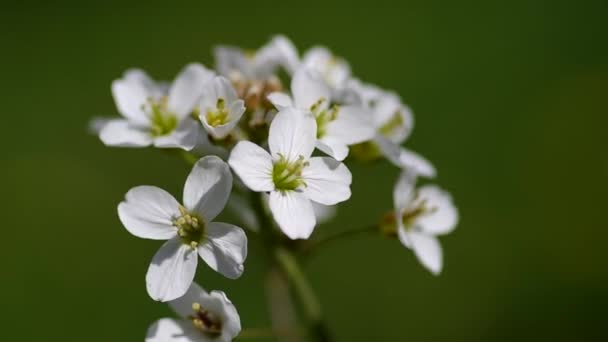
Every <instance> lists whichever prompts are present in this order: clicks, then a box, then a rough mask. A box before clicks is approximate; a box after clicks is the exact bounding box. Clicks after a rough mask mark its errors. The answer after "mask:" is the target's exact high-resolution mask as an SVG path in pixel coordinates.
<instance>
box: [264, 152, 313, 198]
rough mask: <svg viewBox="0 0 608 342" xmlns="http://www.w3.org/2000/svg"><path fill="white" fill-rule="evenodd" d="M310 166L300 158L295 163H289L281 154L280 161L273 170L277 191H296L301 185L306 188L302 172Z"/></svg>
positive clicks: (275, 163)
mask: <svg viewBox="0 0 608 342" xmlns="http://www.w3.org/2000/svg"><path fill="white" fill-rule="evenodd" d="M307 166H308V162H307V161H305V160H304V157H303V156H300V157H299V158H298V159H297V160H295V161H289V160H287V158H285V156H283V155H282V154H279V160H277V161H275V162H274V165H273V168H272V181H273V182H274V186H275V188H276V189H277V190H280V191H290V190H296V189H297V188H299V187H300V186H301V185H304V186H306V183H305V182H304V179H303V178H302V170H303V169H304V168H305V167H307Z"/></svg>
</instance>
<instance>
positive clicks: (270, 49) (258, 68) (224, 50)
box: [213, 35, 299, 80]
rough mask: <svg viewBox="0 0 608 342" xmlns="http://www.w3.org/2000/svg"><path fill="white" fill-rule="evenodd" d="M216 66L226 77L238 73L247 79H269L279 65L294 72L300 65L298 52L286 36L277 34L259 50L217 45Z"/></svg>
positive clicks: (215, 51) (215, 52) (215, 53)
mask: <svg viewBox="0 0 608 342" xmlns="http://www.w3.org/2000/svg"><path fill="white" fill-rule="evenodd" d="M213 52H214V55H215V61H216V68H217V70H218V72H219V73H220V74H222V75H224V76H226V77H231V76H232V75H233V74H235V73H237V74H239V75H240V76H241V77H244V78H246V79H257V80H259V79H267V78H268V77H271V76H273V75H274V74H275V73H276V71H277V69H278V68H279V67H283V68H285V69H286V70H287V72H290V73H292V72H293V71H294V70H295V68H296V66H297V65H298V63H299V61H298V53H297V50H296V48H295V47H294V45H293V43H292V42H291V41H290V40H289V39H288V38H287V37H285V36H281V35H277V36H274V37H272V39H271V40H270V41H269V42H268V43H267V44H266V45H264V46H262V47H261V48H259V49H258V50H257V51H245V50H243V49H241V48H238V47H234V46H217V47H216V48H215V49H214V50H213Z"/></svg>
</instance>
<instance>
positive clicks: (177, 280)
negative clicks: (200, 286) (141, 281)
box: [146, 237, 198, 302]
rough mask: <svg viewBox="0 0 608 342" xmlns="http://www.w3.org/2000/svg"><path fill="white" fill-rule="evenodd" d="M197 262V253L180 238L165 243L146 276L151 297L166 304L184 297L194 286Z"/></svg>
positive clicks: (153, 259)
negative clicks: (191, 285)
mask: <svg viewBox="0 0 608 342" xmlns="http://www.w3.org/2000/svg"><path fill="white" fill-rule="evenodd" d="M197 262H198V256H197V255H196V251H195V250H194V249H192V248H191V247H190V246H188V245H185V244H184V243H183V242H182V240H181V239H180V238H179V237H174V238H173V239H171V240H169V241H167V242H165V244H164V245H162V247H161V248H160V249H159V250H158V252H156V254H155V255H154V258H152V262H151V263H150V267H149V268H148V273H147V274H146V287H147V289H148V294H149V295H150V297H151V298H152V299H154V300H157V301H161V302H166V301H170V300H173V299H175V298H178V297H181V296H183V295H184V293H186V291H188V288H189V287H190V284H192V280H193V279H194V274H195V273H196V265H197Z"/></svg>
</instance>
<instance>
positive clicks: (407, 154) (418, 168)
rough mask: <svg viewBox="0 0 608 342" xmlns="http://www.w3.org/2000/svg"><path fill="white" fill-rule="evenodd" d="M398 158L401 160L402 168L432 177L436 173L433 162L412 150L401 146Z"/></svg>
mask: <svg viewBox="0 0 608 342" xmlns="http://www.w3.org/2000/svg"><path fill="white" fill-rule="evenodd" d="M399 160H400V161H401V165H402V168H404V169H406V170H408V171H410V172H414V173H416V174H417V175H419V176H422V177H427V178H434V177H435V176H436V175H437V171H436V170H435V167H434V166H433V164H431V162H430V161H428V160H426V159H425V158H424V157H423V156H421V155H419V154H418V153H416V152H414V151H410V150H408V149H405V148H401V150H400V155H399Z"/></svg>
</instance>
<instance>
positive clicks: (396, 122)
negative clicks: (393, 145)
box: [378, 111, 404, 136]
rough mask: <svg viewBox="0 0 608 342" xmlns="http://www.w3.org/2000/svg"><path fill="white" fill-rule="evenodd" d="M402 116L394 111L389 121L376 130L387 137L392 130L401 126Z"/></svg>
mask: <svg viewBox="0 0 608 342" xmlns="http://www.w3.org/2000/svg"><path fill="white" fill-rule="evenodd" d="M403 124H404V122H403V116H402V115H401V112H400V111H396V112H395V113H394V114H393V116H392V117H391V119H390V120H388V121H387V122H386V123H385V124H384V125H382V126H381V127H380V129H378V132H379V133H380V134H382V135H384V136H389V135H391V133H393V131H394V130H396V129H397V128H399V127H401V126H403Z"/></svg>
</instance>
